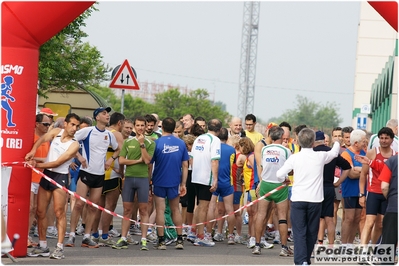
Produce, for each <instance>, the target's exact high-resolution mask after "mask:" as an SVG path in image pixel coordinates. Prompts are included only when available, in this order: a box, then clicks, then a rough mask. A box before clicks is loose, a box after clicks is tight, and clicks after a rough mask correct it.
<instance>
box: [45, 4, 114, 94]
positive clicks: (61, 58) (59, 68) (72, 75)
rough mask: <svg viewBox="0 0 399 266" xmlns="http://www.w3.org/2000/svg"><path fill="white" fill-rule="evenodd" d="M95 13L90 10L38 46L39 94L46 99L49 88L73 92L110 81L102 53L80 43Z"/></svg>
mask: <svg viewBox="0 0 399 266" xmlns="http://www.w3.org/2000/svg"><path fill="white" fill-rule="evenodd" d="M94 11H97V9H96V8H95V7H94V6H92V7H90V8H89V9H87V10H86V11H85V12H84V13H83V14H82V15H80V16H79V17H78V18H76V19H75V20H74V21H73V22H71V23H70V24H69V25H68V26H67V27H65V28H64V29H63V30H62V31H61V32H59V33H58V34H57V35H56V36H54V37H53V38H51V39H50V40H49V41H47V42H46V43H45V44H43V45H42V46H41V47H40V54H39V75H38V76H39V91H38V93H39V95H41V96H45V95H46V92H48V91H49V90H51V89H52V88H62V89H65V90H73V89H74V88H76V87H79V86H83V85H85V86H87V85H96V84H99V83H100V82H101V81H104V80H107V79H108V78H109V77H108V75H107V72H109V71H110V68H109V66H108V65H105V64H104V63H103V62H102V56H101V53H100V52H99V51H98V50H97V48H96V47H92V46H90V44H88V43H84V42H83V41H82V39H83V38H84V37H87V34H86V33H85V32H84V31H83V30H82V29H81V28H82V27H84V26H85V25H86V24H85V20H86V19H87V18H88V17H89V16H90V15H91V13H92V12H94Z"/></svg>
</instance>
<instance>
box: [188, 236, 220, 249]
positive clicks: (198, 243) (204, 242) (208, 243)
mask: <svg viewBox="0 0 399 266" xmlns="http://www.w3.org/2000/svg"><path fill="white" fill-rule="evenodd" d="M193 244H194V246H203V247H213V246H215V242H213V241H212V240H210V239H207V238H205V237H204V238H203V239H200V238H197V239H195V241H194V243H193Z"/></svg>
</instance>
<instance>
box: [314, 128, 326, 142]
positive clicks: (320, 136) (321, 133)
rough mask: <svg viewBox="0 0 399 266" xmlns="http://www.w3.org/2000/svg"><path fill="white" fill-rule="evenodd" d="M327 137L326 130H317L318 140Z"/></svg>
mask: <svg viewBox="0 0 399 266" xmlns="http://www.w3.org/2000/svg"><path fill="white" fill-rule="evenodd" d="M325 139H326V137H324V132H323V131H320V130H319V131H316V140H325Z"/></svg>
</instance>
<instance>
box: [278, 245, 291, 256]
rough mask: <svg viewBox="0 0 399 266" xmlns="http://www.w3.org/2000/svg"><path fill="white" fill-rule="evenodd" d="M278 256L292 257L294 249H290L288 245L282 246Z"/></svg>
mask: <svg viewBox="0 0 399 266" xmlns="http://www.w3.org/2000/svg"><path fill="white" fill-rule="evenodd" d="M279 256H282V257H293V256H294V251H293V250H292V249H290V248H289V247H282V248H281V251H280V255H279Z"/></svg>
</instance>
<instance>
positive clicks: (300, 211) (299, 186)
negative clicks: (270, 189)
mask: <svg viewBox="0 0 399 266" xmlns="http://www.w3.org/2000/svg"><path fill="white" fill-rule="evenodd" d="M298 142H299V145H300V146H301V151H300V152H298V153H296V154H293V155H291V156H290V157H289V158H288V159H287V161H286V162H285V163H284V165H283V167H281V168H280V169H279V170H278V171H277V174H276V176H277V178H282V177H284V176H285V175H286V174H288V173H289V172H290V171H291V170H294V173H295V182H294V184H293V186H292V196H291V201H292V203H291V217H295V219H293V220H292V229H293V230H294V232H295V252H294V263H295V265H308V264H310V256H311V255H312V251H313V248H314V244H315V243H316V240H317V233H318V230H319V219H320V215H321V205H322V201H323V199H324V196H323V169H324V165H325V164H326V163H329V162H331V161H332V160H333V159H334V158H335V157H337V156H338V152H339V143H338V142H335V143H334V146H333V148H332V149H331V150H330V151H328V152H315V151H313V144H314V142H315V132H314V131H313V130H312V129H310V128H304V129H302V130H301V131H300V132H299V134H298Z"/></svg>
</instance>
